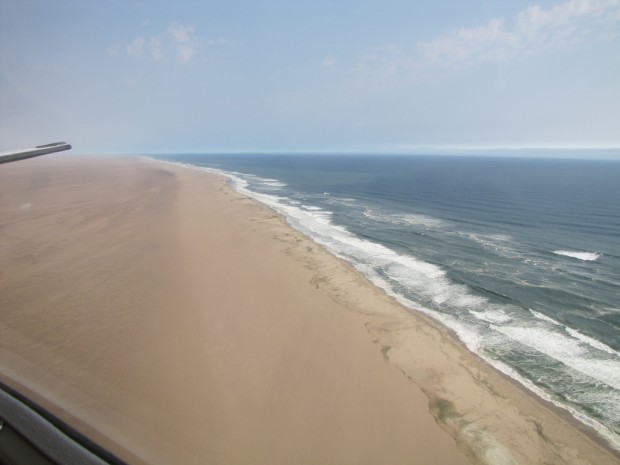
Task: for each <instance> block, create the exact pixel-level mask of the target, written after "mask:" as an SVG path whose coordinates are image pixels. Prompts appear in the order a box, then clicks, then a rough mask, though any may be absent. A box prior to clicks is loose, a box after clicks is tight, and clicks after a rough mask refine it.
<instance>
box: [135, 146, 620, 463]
mask: <svg viewBox="0 0 620 465" xmlns="http://www.w3.org/2000/svg"><path fill="white" fill-rule="evenodd" d="M143 158H144V159H145V160H148V161H152V162H155V163H164V164H170V165H172V166H176V167H181V168H186V169H190V170H197V171H200V172H203V173H207V174H208V175H214V176H217V177H219V178H221V179H222V180H223V182H225V183H226V185H227V186H228V187H229V188H230V189H231V190H232V191H234V192H236V193H237V194H239V195H243V196H246V197H247V198H249V199H250V200H252V201H254V202H257V203H258V204H260V205H261V206H263V207H264V208H266V209H267V210H269V211H271V212H273V213H274V214H276V215H277V216H278V217H279V219H280V221H281V222H282V223H283V224H284V225H285V226H286V227H289V228H291V229H293V230H295V231H296V232H298V233H300V234H302V235H303V236H304V237H305V238H306V239H307V240H309V241H310V242H312V243H313V244H315V245H316V247H320V248H321V249H322V250H324V251H325V252H326V253H327V254H328V255H330V256H331V257H332V258H333V259H335V260H337V261H339V262H340V263H341V264H342V265H343V266H345V267H347V268H348V269H349V270H350V272H352V273H354V274H356V275H357V276H358V277H359V278H361V279H362V280H363V281H364V282H365V283H366V284H367V285H368V286H370V287H372V288H374V289H376V290H377V291H378V292H379V293H380V294H381V295H383V296H385V297H386V298H388V299H390V300H391V301H393V303H394V304H395V305H397V306H399V307H401V308H402V309H403V310H404V311H406V312H407V313H409V314H412V315H414V316H415V317H416V318H420V319H422V320H423V321H424V322H425V323H426V324H428V325H431V326H433V327H434V328H435V329H437V330H438V331H441V332H442V333H444V334H445V335H447V337H449V338H451V339H452V340H453V341H454V342H456V344H457V345H458V346H459V347H460V348H461V349H462V350H464V351H465V352H466V354H467V355H469V356H473V357H474V358H475V359H476V360H477V361H478V362H479V363H480V364H482V365H483V366H485V367H486V368H487V369H489V370H492V371H493V372H494V373H495V374H497V375H499V376H500V377H501V378H503V379H504V380H506V381H508V382H509V383H510V384H512V385H513V386H514V387H515V388H517V389H518V390H520V391H522V392H523V393H525V394H526V395H528V396H530V397H531V399H532V400H534V401H536V402H537V403H539V404H540V405H541V406H542V407H543V408H545V409H548V410H550V411H551V412H553V413H554V414H555V415H557V416H558V417H559V418H560V419H561V420H563V421H565V422H568V423H569V424H571V425H572V426H574V427H575V428H576V429H577V430H579V431H580V432H581V433H583V434H585V435H586V436H587V437H588V438H589V439H590V440H592V441H594V442H595V443H596V444H598V445H599V446H600V447H602V448H604V449H605V450H607V451H608V452H609V453H610V454H611V455H613V456H614V457H615V458H616V459H617V460H618V461H619V463H620V450H619V449H616V448H615V447H613V446H612V445H611V444H610V443H609V441H608V440H607V439H606V438H605V436H604V435H603V433H601V432H599V431H597V429H596V428H595V427H594V426H591V425H589V424H587V423H586V422H584V421H582V420H580V419H579V418H577V417H576V416H575V415H574V414H573V413H572V412H571V410H570V409H569V408H568V407H566V406H563V405H558V404H556V403H554V402H553V401H552V400H551V399H546V398H545V397H543V396H542V395H540V394H539V393H537V392H536V391H534V390H532V389H530V388H529V387H528V386H527V383H526V382H527V379H520V378H518V377H512V376H510V374H508V373H505V372H504V371H502V370H501V369H500V368H498V367H496V366H494V365H493V363H492V362H490V361H488V360H486V359H485V358H483V357H482V356H481V355H479V354H477V353H476V352H474V351H472V350H470V349H469V348H468V347H467V345H466V343H465V342H463V341H462V340H461V339H460V338H459V336H458V334H457V332H456V331H455V330H453V329H451V328H449V327H447V326H445V325H443V324H442V322H441V321H438V320H436V319H435V318H433V316H432V315H429V314H427V313H426V312H424V311H421V310H419V309H417V308H415V307H414V306H410V305H407V304H405V303H403V302H401V301H400V300H399V299H398V297H397V296H394V295H391V294H390V293H389V292H388V291H387V290H386V289H383V288H382V287H381V286H378V285H377V284H375V283H373V282H372V281H371V280H370V279H369V278H368V277H367V276H365V275H364V273H363V272H361V271H359V270H357V269H356V268H355V266H354V265H353V264H352V263H350V262H348V261H347V260H345V259H343V258H340V257H338V256H336V255H334V254H333V253H332V252H330V251H329V250H328V249H326V248H325V247H324V246H323V245H321V244H319V243H317V242H316V241H315V240H314V239H313V238H312V237H311V236H308V235H306V234H304V233H303V232H302V231H299V230H297V229H296V228H295V227H294V226H293V225H291V224H290V223H289V221H288V219H287V218H286V216H285V215H284V214H283V213H280V212H278V211H277V210H275V209H274V208H272V207H271V206H270V205H268V204H265V203H263V202H261V200H260V199H259V198H255V197H253V196H252V195H251V194H246V193H244V192H240V191H238V190H237V189H236V188H235V177H234V175H231V174H229V173H227V172H226V171H222V170H218V169H212V168H208V167H200V166H197V165H192V164H191V163H181V162H173V161H167V160H159V159H156V158H151V157H149V156H144V157H143ZM384 355H385V354H384ZM386 360H387V357H386ZM403 374H405V376H407V375H406V373H405V372H404V371H403ZM601 426H603V425H601Z"/></svg>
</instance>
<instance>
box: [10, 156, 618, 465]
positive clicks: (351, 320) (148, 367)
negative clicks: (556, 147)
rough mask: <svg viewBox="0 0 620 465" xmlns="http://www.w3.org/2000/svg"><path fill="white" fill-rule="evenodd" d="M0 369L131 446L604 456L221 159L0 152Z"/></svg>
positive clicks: (574, 459)
mask: <svg viewBox="0 0 620 465" xmlns="http://www.w3.org/2000/svg"><path fill="white" fill-rule="evenodd" d="M0 234H1V243H0V380H2V381H3V382H5V383H7V384H9V385H11V386H13V387H16V388H18V389H19V390H21V391H22V392H25V393H27V394H28V395H30V396H31V397H32V398H33V399H35V400H36V401H38V402H40V403H41V404H42V405H44V406H45V407H46V408H48V409H50V410H51V411H53V412H54V413H55V414H57V415H58V416H59V417H61V418H62V419H64V420H65V421H67V422H68V423H69V424H71V425H74V426H76V427H77V428H78V429H80V430H82V431H84V432H85V433H86V434H87V435H88V436H90V437H91V438H93V439H95V440H96V441H97V442H99V443H100V444H101V445H103V446H104V447H106V448H107V449H109V450H110V451H112V452H113V453H115V454H117V455H118V456H119V457H121V458H123V459H125V460H127V461H128V462H130V463H132V464H142V463H145V464H146V463H149V464H179V465H183V464H223V465H233V464H291V465H293V464H313V465H320V464H341V465H342V464H400V463H403V464H404V463H407V464H425V465H429V464H442V465H451V464H455V465H456V464H465V463H489V464H494V465H499V464H512V463H519V464H522V465H525V464H543V463H548V464H562V463H567V464H593V465H594V464H597V465H603V464H611V463H620V461H619V460H618V459H617V458H616V457H614V456H613V455H612V454H611V453H610V452H609V451H608V450H606V449H605V448H604V447H601V446H600V445H598V444H597V443H596V442H595V441H593V440H592V439H591V438H590V437H589V436H588V435H587V434H584V432H582V431H580V428H578V427H577V425H576V423H575V422H572V421H569V420H567V419H566V418H565V416H564V415H561V414H558V412H557V411H555V410H553V409H549V408H547V407H546V406H545V405H543V404H542V403H540V402H539V401H537V400H536V399H535V398H534V397H532V396H530V395H528V394H527V393H526V392H525V391H524V390H523V389H521V388H519V387H518V386H516V385H514V384H513V383H511V382H510V381H508V380H506V379H505V378H504V377H502V376H500V375H499V374H498V373H496V372H495V371H494V370H492V369H490V368H489V367H487V366H486V365H484V364H483V363H481V362H480V361H479V360H478V359H476V358H475V357H474V356H472V355H471V354H470V353H469V352H467V351H466V350H465V349H463V348H462V347H461V345H460V344H459V343H457V342H456V341H455V340H454V339H453V338H452V337H450V335H449V334H448V333H447V332H446V331H445V330H443V329H442V328H440V327H438V326H437V325H436V324H434V323H432V322H429V321H428V320H427V319H426V318H424V317H421V316H419V315H414V314H412V313H410V312H409V311H407V310H406V309H404V308H403V307H401V306H400V305H399V304H397V303H396V302H395V301H394V300H392V299H391V298H389V297H387V296H385V295H384V294H383V293H382V292H380V291H379V290H378V289H376V288H374V287H373V286H371V285H370V284H368V283H367V282H366V281H365V280H364V279H363V278H362V277H361V276H359V275H358V274H357V273H355V272H354V271H353V270H352V269H351V268H349V267H348V266H347V265H346V264H344V263H342V262H341V261H339V260H337V259H336V258H334V257H333V256H331V255H329V254H328V253H326V252H324V251H323V250H322V249H321V248H319V247H318V246H316V244H314V243H313V242H311V241H310V240H309V239H307V238H305V237H304V236H302V235H301V234H300V233H298V232H296V231H294V230H292V229H291V228H290V227H289V226H287V225H286V224H285V222H284V221H283V220H282V219H281V218H279V217H278V216H277V215H275V214H274V213H273V212H272V211H270V210H268V209H266V208H265V207H263V206H260V205H258V204H257V203H255V202H254V201H251V200H249V199H247V198H245V197H243V196H242V195H240V194H238V193H236V192H234V191H232V190H231V189H230V188H229V187H227V186H226V185H225V184H224V182H223V181H222V180H221V179H219V178H217V177H216V176H213V175H209V174H206V173H203V172H200V171H197V170H191V169H188V168H181V167H176V166H171V165H168V164H164V163H159V162H154V161H147V160H140V159H127V158H107V159H95V158H76V157H71V156H63V155H54V156H49V157H47V158H41V159H32V160H27V161H23V162H17V163H12V164H7V165H3V166H1V167H0Z"/></svg>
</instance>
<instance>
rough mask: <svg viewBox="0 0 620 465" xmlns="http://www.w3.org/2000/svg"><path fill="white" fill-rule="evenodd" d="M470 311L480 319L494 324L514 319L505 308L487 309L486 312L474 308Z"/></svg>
mask: <svg viewBox="0 0 620 465" xmlns="http://www.w3.org/2000/svg"><path fill="white" fill-rule="evenodd" d="M469 313H471V314H472V315H474V316H475V317H476V318H478V319H479V320H483V321H487V322H489V323H494V324H505V323H510V322H511V321H513V318H512V317H511V316H510V315H508V314H506V312H505V311H503V310H487V311H484V312H476V311H474V310H470V311H469Z"/></svg>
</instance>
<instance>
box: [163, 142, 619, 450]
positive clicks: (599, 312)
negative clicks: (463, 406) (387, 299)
mask: <svg viewBox="0 0 620 465" xmlns="http://www.w3.org/2000/svg"><path fill="white" fill-rule="evenodd" d="M158 158H161V159H165V160H168V161H173V162H178V163H185V164H191V165H194V166H197V167H204V168H208V169H215V170H219V171H222V172H225V173H227V174H228V175H229V176H230V179H231V182H232V183H233V185H234V186H235V187H236V188H237V189H238V190H241V191H242V192H244V193H246V194H248V195H251V196H252V197H254V198H256V199H257V200H259V201H261V202H263V203H265V204H267V205H269V206H270V207H272V208H274V209H275V210H277V211H278V212H279V213H281V214H282V215H284V216H285V217H286V218H287V220H288V221H289V223H290V224H291V225H292V226H293V227H295V228H297V229H298V230H300V231H302V232H304V233H305V234H307V235H308V236H310V237H312V238H313V239H314V240H315V241H316V242H318V243H320V244H322V245H323V246H325V247H326V248H327V249H328V250H330V251H331V252H332V253H334V254H336V255H337V256H339V257H341V258H343V259H345V260H347V261H349V262H350V263H351V264H352V265H353V266H355V267H356V268H357V269H358V270H359V271H360V272H362V273H364V274H365V275H366V276H367V277H368V278H369V279H370V280H371V281H372V282H374V283H375V284H376V285H377V286H379V287H381V288H383V289H384V290H385V291H386V292H388V293H389V294H391V295H393V296H394V297H396V298H397V299H399V300H400V301H401V302H402V303H403V304H405V305H406V306H408V307H410V308H411V309H412V311H423V312H425V313H427V314H429V315H431V316H432V317H433V318H435V319H437V320H439V321H440V322H442V323H443V324H444V325H446V326H448V327H450V328H451V329H453V330H454V331H455V332H456V334H457V335H458V336H459V338H460V339H461V340H462V341H463V342H464V343H465V344H466V345H467V347H468V348H469V349H470V350H472V351H473V352H475V353H477V354H478V355H480V356H481V357H483V358H484V359H486V360H487V361H488V362H489V363H491V364H493V365H494V366H495V367H496V368H498V369H500V370H501V371H503V372H504V373H506V374H507V375H509V376H511V377H513V378H515V379H517V380H518V381H520V382H521V383H522V384H524V385H525V386H526V387H528V388H529V389H531V390H532V391H534V392H535V393H537V394H538V395H540V396H541V397H544V398H545V399H547V400H550V401H552V402H554V403H555V404H557V405H559V406H562V407H563V408H566V409H568V410H569V411H570V412H571V413H572V414H573V415H574V416H575V417H577V418H578V419H580V420H581V421H583V422H584V423H586V424H588V425H590V426H592V427H594V428H595V429H597V430H598V431H599V433H600V434H601V435H602V436H604V437H605V438H606V439H607V440H608V442H610V444H611V445H612V446H613V447H615V448H617V449H619V450H620V162H618V161H584V160H549V159H519V158H484V157H450V156H380V155H372V156H371V155H359V156H356V155H346V156H344V155H340V156H335V155H221V156H217V155H174V154H170V155H165V156H159V157H158ZM414 309H415V310H414Z"/></svg>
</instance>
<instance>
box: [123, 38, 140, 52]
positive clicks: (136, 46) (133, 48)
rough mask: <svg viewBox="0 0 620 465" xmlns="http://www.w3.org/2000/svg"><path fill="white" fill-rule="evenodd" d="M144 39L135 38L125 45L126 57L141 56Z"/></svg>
mask: <svg viewBox="0 0 620 465" xmlns="http://www.w3.org/2000/svg"><path fill="white" fill-rule="evenodd" d="M144 42H145V40H144V38H143V37H136V38H135V39H134V40H132V41H131V42H130V43H128V44H127V46H126V47H125V50H126V51H127V55H129V56H139V55H142V51H143V50H144Z"/></svg>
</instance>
